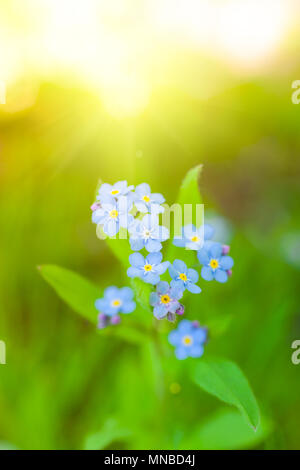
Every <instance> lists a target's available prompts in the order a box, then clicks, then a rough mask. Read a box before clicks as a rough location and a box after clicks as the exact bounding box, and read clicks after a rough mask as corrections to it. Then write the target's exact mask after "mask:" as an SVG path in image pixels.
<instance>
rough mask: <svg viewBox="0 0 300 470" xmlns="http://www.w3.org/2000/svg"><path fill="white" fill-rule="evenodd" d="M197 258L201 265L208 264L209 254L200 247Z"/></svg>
mask: <svg viewBox="0 0 300 470" xmlns="http://www.w3.org/2000/svg"><path fill="white" fill-rule="evenodd" d="M197 258H198V260H199V263H200V264H203V265H207V264H209V256H208V253H207V251H206V249H205V248H201V250H199V251H198V253H197Z"/></svg>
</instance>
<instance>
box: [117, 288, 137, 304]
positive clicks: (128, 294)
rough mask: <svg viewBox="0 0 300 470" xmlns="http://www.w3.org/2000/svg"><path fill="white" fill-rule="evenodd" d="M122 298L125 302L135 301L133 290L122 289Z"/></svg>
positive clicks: (120, 292)
mask: <svg viewBox="0 0 300 470" xmlns="http://www.w3.org/2000/svg"><path fill="white" fill-rule="evenodd" d="M119 294H120V298H121V299H122V300H124V301H126V300H132V299H133V296H134V294H133V290H132V289H131V288H130V287H122V288H121V289H120V290H119Z"/></svg>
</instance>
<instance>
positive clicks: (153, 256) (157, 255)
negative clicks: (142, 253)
mask: <svg viewBox="0 0 300 470" xmlns="http://www.w3.org/2000/svg"><path fill="white" fill-rule="evenodd" d="M161 260H162V253H161V252H160V251H157V252H154V253H150V254H149V255H148V256H147V258H146V263H148V264H160V263H161Z"/></svg>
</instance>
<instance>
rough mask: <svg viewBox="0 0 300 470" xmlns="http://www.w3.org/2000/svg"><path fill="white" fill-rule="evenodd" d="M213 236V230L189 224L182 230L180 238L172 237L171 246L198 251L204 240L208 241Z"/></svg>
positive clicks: (206, 226) (207, 226)
mask: <svg viewBox="0 0 300 470" xmlns="http://www.w3.org/2000/svg"><path fill="white" fill-rule="evenodd" d="M213 235H214V228H213V227H212V226H211V225H208V224H204V225H202V226H201V227H199V228H196V227H195V225H192V224H189V225H186V226H185V227H183V228H182V236H181V238H180V237H174V240H173V245H175V246H179V247H182V248H187V249H189V250H199V249H200V248H201V247H202V246H203V243H204V241H205V240H210V239H211V238H212V237H213Z"/></svg>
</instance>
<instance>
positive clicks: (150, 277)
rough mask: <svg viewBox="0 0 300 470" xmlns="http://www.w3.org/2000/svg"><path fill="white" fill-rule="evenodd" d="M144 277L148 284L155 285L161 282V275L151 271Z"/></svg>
mask: <svg viewBox="0 0 300 470" xmlns="http://www.w3.org/2000/svg"><path fill="white" fill-rule="evenodd" d="M143 279H144V281H145V282H147V284H152V285H153V286H154V285H155V284H157V283H158V282H159V279H160V277H159V274H154V273H151V272H149V273H147V274H146V275H145V276H144V277H143Z"/></svg>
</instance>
